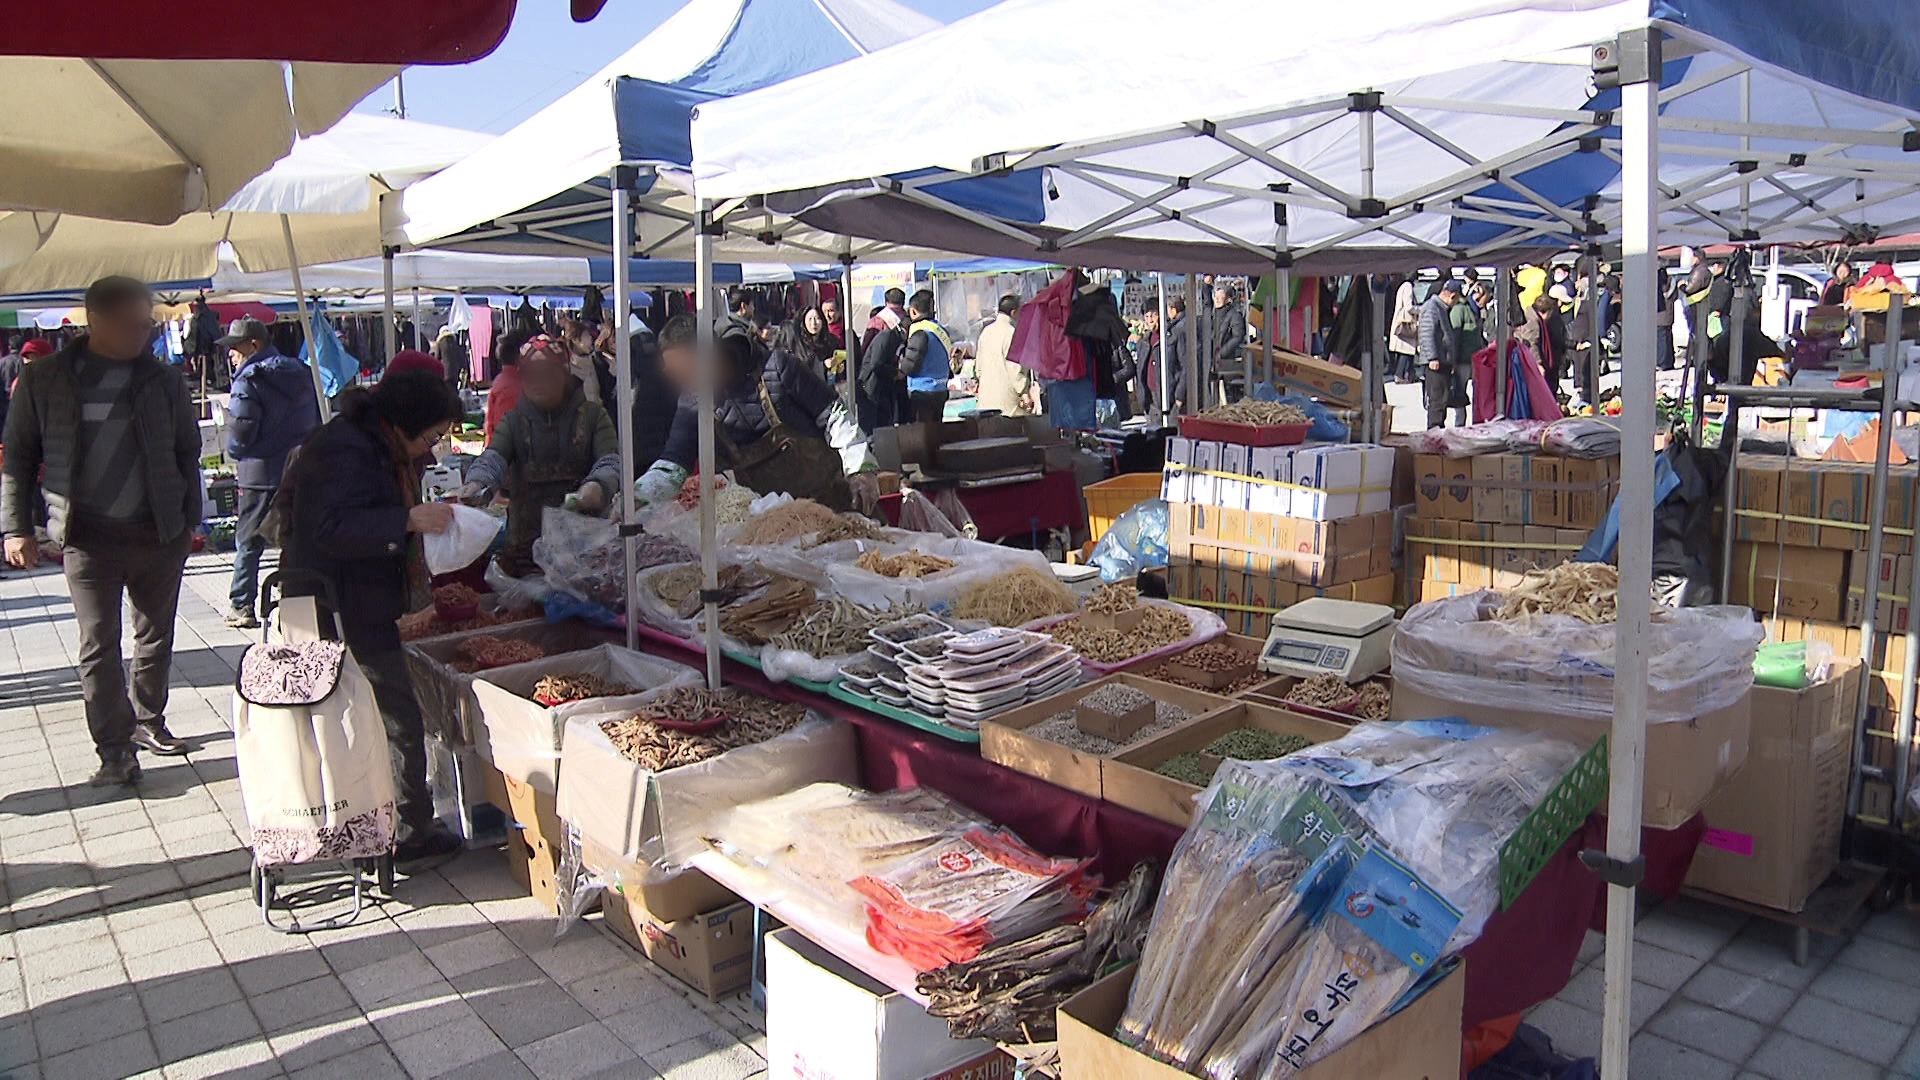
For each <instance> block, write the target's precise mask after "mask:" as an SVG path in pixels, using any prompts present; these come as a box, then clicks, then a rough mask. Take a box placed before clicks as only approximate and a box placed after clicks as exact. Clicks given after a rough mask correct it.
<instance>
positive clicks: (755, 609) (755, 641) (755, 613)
mask: <svg viewBox="0 0 1920 1080" xmlns="http://www.w3.org/2000/svg"><path fill="white" fill-rule="evenodd" d="M813 600H814V591H813V586H812V585H809V584H807V583H806V582H804V581H801V580H799V579H797V578H790V577H780V578H775V579H774V581H773V583H772V584H771V585H768V586H767V588H766V591H765V592H763V593H761V594H760V595H758V596H756V597H754V598H753V599H751V600H742V601H740V602H739V603H736V604H733V605H732V606H730V607H728V608H727V609H726V610H725V611H722V612H721V613H720V631H721V632H722V633H724V634H726V635H727V636H728V637H731V638H737V639H739V640H741V641H744V642H746V643H747V644H749V645H765V644H766V643H767V642H768V641H770V640H772V639H773V637H774V635H776V634H779V633H781V632H782V631H784V630H786V629H787V627H789V626H792V625H793V623H794V620H795V619H798V618H799V617H800V614H801V613H802V612H804V611H806V610H807V609H808V608H810V607H812V606H813Z"/></svg>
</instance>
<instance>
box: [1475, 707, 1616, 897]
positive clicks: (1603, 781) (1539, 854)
mask: <svg viewBox="0 0 1920 1080" xmlns="http://www.w3.org/2000/svg"><path fill="white" fill-rule="evenodd" d="M1606 794H1607V737H1606V736H1605V735H1602V736H1600V738H1599V740H1598V741H1596V742H1595V743H1594V744H1593V745H1592V746H1590V747H1588V748H1587V752H1586V753H1584V754H1581V755H1580V757H1579V759H1578V760H1577V761H1575V762H1574V763H1573V768H1571V769H1568V770H1567V773H1566V775H1565V776H1562V777H1561V778H1560V782H1559V783H1557V784H1555V785H1553V790H1551V791H1549V792H1547V797H1546V798H1544V799H1541V800H1540V805H1539V806H1536V807H1534V808H1533V812H1532V813H1530V814H1528V815H1527V817H1526V820H1524V821H1522V822H1521V823H1520V827H1519V828H1518V829H1516V830H1514V833H1513V835H1512V836H1509V837H1508V838H1507V842H1506V844H1505V845H1503V846H1502V847H1501V848H1500V908H1501V910H1503V911H1504V910H1506V909H1507V908H1508V907H1509V906H1511V905H1512V904H1513V902H1514V900H1516V899H1518V898H1519V896H1520V894H1521V893H1523V892H1525V891H1527V886H1528V885H1531V884H1532V883H1533V879H1534V878H1535V877H1536V876H1538V875H1539V873H1540V869H1541V868H1542V867H1544V866H1546V865H1547V860H1548V859H1551V858H1553V854H1554V852H1556V851H1559V850H1560V845H1562V844H1564V843H1566V842H1567V837H1569V836H1572V835H1573V834H1574V831H1575V830H1577V829H1579V828H1580V826H1581V825H1582V824H1584V823H1585V822H1586V820H1587V815H1588V814H1591V813H1593V811H1594V809H1595V808H1596V807H1598V806H1599V805H1600V800H1601V799H1603V798H1605V797H1606Z"/></svg>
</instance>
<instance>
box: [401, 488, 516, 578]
mask: <svg viewBox="0 0 1920 1080" xmlns="http://www.w3.org/2000/svg"><path fill="white" fill-rule="evenodd" d="M505 525H506V523H505V522H503V521H502V520H501V519H499V518H496V517H494V516H493V515H492V514H489V513H487V512H486V511H485V510H482V509H480V508H478V507H474V506H461V505H458V504H456V505H455V506H454V508H453V522H452V524H450V525H448V526H447V531H446V532H438V533H427V534H425V535H424V536H423V537H422V538H421V541H420V547H421V549H422V551H424V552H425V554H426V557H427V572H428V573H431V574H451V573H453V572H454V571H455V570H464V569H466V568H467V567H469V566H472V565H473V563H474V561H475V560H477V559H479V558H480V557H481V556H482V555H485V554H486V553H487V549H488V548H490V547H492V546H493V541H494V539H495V538H496V537H498V536H499V535H500V530H501V529H502V528H504V527H505Z"/></svg>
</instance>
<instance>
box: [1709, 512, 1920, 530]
mask: <svg viewBox="0 0 1920 1080" xmlns="http://www.w3.org/2000/svg"><path fill="white" fill-rule="evenodd" d="M1733 515H1734V516H1735V517H1746V518H1762V519H1767V520H1772V521H1788V522H1792V523H1793V524H1795V525H1820V526H1823V527H1825V528H1829V529H1852V530H1854V531H1855V532H1866V531H1867V530H1868V529H1869V528H1871V527H1872V526H1870V525H1868V524H1867V523H1866V522H1864V521H1833V520H1831V519H1828V518H1817V517H1805V516H1803V515H1800V514H1782V513H1779V512H1777V511H1774V510H1743V509H1736V510H1734V512H1733ZM1880 531H1882V532H1887V533H1892V534H1893V535H1895V536H1912V535H1913V530H1912V529H1902V528H1900V527H1899V526H1897V525H1887V526H1884V527H1883V528H1882V529H1881V530H1880Z"/></svg>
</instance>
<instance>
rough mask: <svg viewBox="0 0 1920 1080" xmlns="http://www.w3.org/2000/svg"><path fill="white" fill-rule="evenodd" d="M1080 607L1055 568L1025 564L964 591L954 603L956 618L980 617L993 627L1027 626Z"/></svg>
mask: <svg viewBox="0 0 1920 1080" xmlns="http://www.w3.org/2000/svg"><path fill="white" fill-rule="evenodd" d="M1079 608H1080V604H1079V601H1077V600H1076V599H1074V595H1073V590H1072V589H1069V588H1067V587H1066V586H1065V585H1062V584H1060V579H1059V578H1056V577H1054V576H1053V572H1052V571H1050V570H1042V569H1039V568H1038V567H1034V566H1028V565H1025V564H1022V565H1020V566H1016V567H1014V568H1013V569H1011V570H1009V571H1007V572H1006V573H1004V574H996V575H994V576H993V577H991V578H989V579H987V580H986V581H983V582H980V583H978V584H975V585H969V586H968V587H967V588H965V589H964V590H962V591H961V593H960V596H959V598H958V599H957V600H956V601H955V602H954V605H953V617H954V618H956V619H981V620H984V621H986V622H989V623H992V624H993V625H994V626H1025V625H1026V624H1028V623H1030V622H1032V621H1034V620H1035V619H1044V618H1046V617H1047V616H1049V615H1065V614H1067V613H1068V612H1071V611H1077V610H1079Z"/></svg>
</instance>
